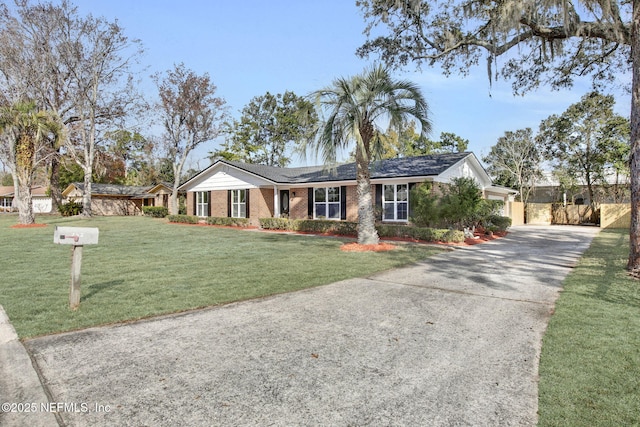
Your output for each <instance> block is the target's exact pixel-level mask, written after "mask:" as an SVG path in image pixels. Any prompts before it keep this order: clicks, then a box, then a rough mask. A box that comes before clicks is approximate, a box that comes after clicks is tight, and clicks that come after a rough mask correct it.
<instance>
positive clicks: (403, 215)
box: [382, 184, 409, 221]
mask: <svg viewBox="0 0 640 427" xmlns="http://www.w3.org/2000/svg"><path fill="white" fill-rule="evenodd" d="M408 187H409V186H408V185H407V184H391V185H389V184H387V185H385V186H384V188H383V191H382V209H383V217H382V219H383V220H384V221H407V220H408V219H409V188H408Z"/></svg>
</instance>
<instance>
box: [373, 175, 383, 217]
mask: <svg viewBox="0 0 640 427" xmlns="http://www.w3.org/2000/svg"><path fill="white" fill-rule="evenodd" d="M375 187H376V197H375V204H376V208H377V211H378V214H377V218H376V219H378V220H380V221H382V187H383V185H382V184H375Z"/></svg>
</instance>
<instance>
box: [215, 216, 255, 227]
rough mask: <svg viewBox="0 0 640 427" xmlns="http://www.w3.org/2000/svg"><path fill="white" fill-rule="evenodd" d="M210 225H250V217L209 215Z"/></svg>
mask: <svg viewBox="0 0 640 427" xmlns="http://www.w3.org/2000/svg"><path fill="white" fill-rule="evenodd" d="M206 221H207V224H209V225H226V226H229V227H248V226H249V219H248V218H229V217H215V216H209V217H207V219H206Z"/></svg>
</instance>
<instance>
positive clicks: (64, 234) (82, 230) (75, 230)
mask: <svg viewBox="0 0 640 427" xmlns="http://www.w3.org/2000/svg"><path fill="white" fill-rule="evenodd" d="M98 234H99V232H98V229H97V228H95V227H57V226H56V228H55V230H54V231H53V243H58V244H61V245H74V246H83V245H97V244H98Z"/></svg>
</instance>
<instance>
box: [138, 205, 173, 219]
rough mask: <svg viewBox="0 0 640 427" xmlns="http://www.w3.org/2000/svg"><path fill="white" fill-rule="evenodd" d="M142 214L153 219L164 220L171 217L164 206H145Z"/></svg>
mask: <svg viewBox="0 0 640 427" xmlns="http://www.w3.org/2000/svg"><path fill="white" fill-rule="evenodd" d="M142 213H143V214H144V215H145V216H150V217H152V218H164V217H165V216H167V215H169V209H167V208H165V207H164V206H143V207H142Z"/></svg>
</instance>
